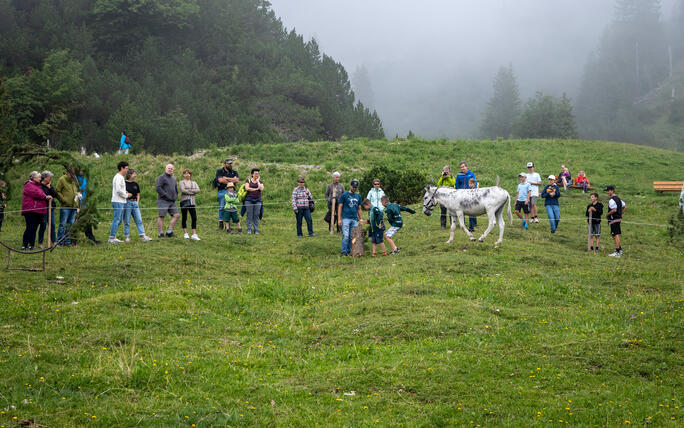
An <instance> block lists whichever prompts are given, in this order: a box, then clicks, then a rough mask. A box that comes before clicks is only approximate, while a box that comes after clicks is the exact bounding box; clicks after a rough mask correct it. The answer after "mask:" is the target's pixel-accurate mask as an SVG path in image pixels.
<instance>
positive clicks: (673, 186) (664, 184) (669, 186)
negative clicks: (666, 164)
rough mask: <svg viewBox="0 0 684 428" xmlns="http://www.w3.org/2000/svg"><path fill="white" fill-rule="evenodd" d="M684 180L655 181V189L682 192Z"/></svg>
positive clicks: (660, 191)
mask: <svg viewBox="0 0 684 428" xmlns="http://www.w3.org/2000/svg"><path fill="white" fill-rule="evenodd" d="M682 186H684V181H654V182H653V190H655V191H656V192H659V193H662V192H681V191H682Z"/></svg>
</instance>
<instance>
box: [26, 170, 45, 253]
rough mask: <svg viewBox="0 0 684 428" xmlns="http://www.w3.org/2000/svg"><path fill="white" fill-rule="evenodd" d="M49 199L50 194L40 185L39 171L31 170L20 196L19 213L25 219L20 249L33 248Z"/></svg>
mask: <svg viewBox="0 0 684 428" xmlns="http://www.w3.org/2000/svg"><path fill="white" fill-rule="evenodd" d="M50 200H52V196H47V195H45V193H43V189H41V187H40V173H39V172H38V171H33V172H32V173H31V174H30V175H29V180H28V181H27V182H26V183H24V191H23V192H22V198H21V215H23V216H24V220H26V230H24V241H23V243H22V245H21V249H22V250H24V251H27V250H28V251H31V250H33V246H34V245H35V243H36V231H37V230H38V226H40V223H42V221H43V216H44V215H45V214H46V213H47V206H48V202H49V201H50Z"/></svg>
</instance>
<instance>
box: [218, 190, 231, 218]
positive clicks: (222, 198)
mask: <svg viewBox="0 0 684 428" xmlns="http://www.w3.org/2000/svg"><path fill="white" fill-rule="evenodd" d="M226 193H228V190H227V189H226V190H219V191H218V193H217V195H216V198H217V199H218V203H219V213H218V216H219V217H218V218H219V220H221V221H223V207H225V206H226Z"/></svg>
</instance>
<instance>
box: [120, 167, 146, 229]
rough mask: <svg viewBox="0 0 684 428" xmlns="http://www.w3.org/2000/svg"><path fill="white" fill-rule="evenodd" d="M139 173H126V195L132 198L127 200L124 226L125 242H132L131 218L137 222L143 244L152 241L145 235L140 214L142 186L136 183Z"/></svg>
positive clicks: (132, 171) (132, 170)
mask: <svg viewBox="0 0 684 428" xmlns="http://www.w3.org/2000/svg"><path fill="white" fill-rule="evenodd" d="M137 177H138V173H137V172H135V170H134V169H129V170H128V172H127V173H126V193H128V194H129V195H130V196H128V198H126V206H125V208H124V216H123V225H124V241H126V242H130V241H131V237H130V235H131V230H130V224H131V216H132V217H133V221H134V222H135V227H136V228H137V229H138V236H140V239H141V240H142V241H143V242H149V241H151V240H152V238H150V237H149V236H147V235H145V226H143V221H142V214H141V213H140V186H139V185H138V183H137V182H136V181H135V179H136V178H137Z"/></svg>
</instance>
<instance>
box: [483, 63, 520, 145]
mask: <svg viewBox="0 0 684 428" xmlns="http://www.w3.org/2000/svg"><path fill="white" fill-rule="evenodd" d="M519 115H520V93H519V91H518V83H517V81H516V78H515V74H514V73H513V65H509V66H508V67H501V68H500V69H499V72H498V73H497V74H496V77H495V78H494V95H493V96H492V98H491V99H490V100H489V102H488V103H487V108H486V110H485V113H484V118H483V119H482V124H481V125H480V134H481V136H482V137H485V138H496V137H504V138H506V137H508V136H510V135H511V134H512V133H513V125H514V124H515V122H516V120H517V119H518V116H519Z"/></svg>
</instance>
